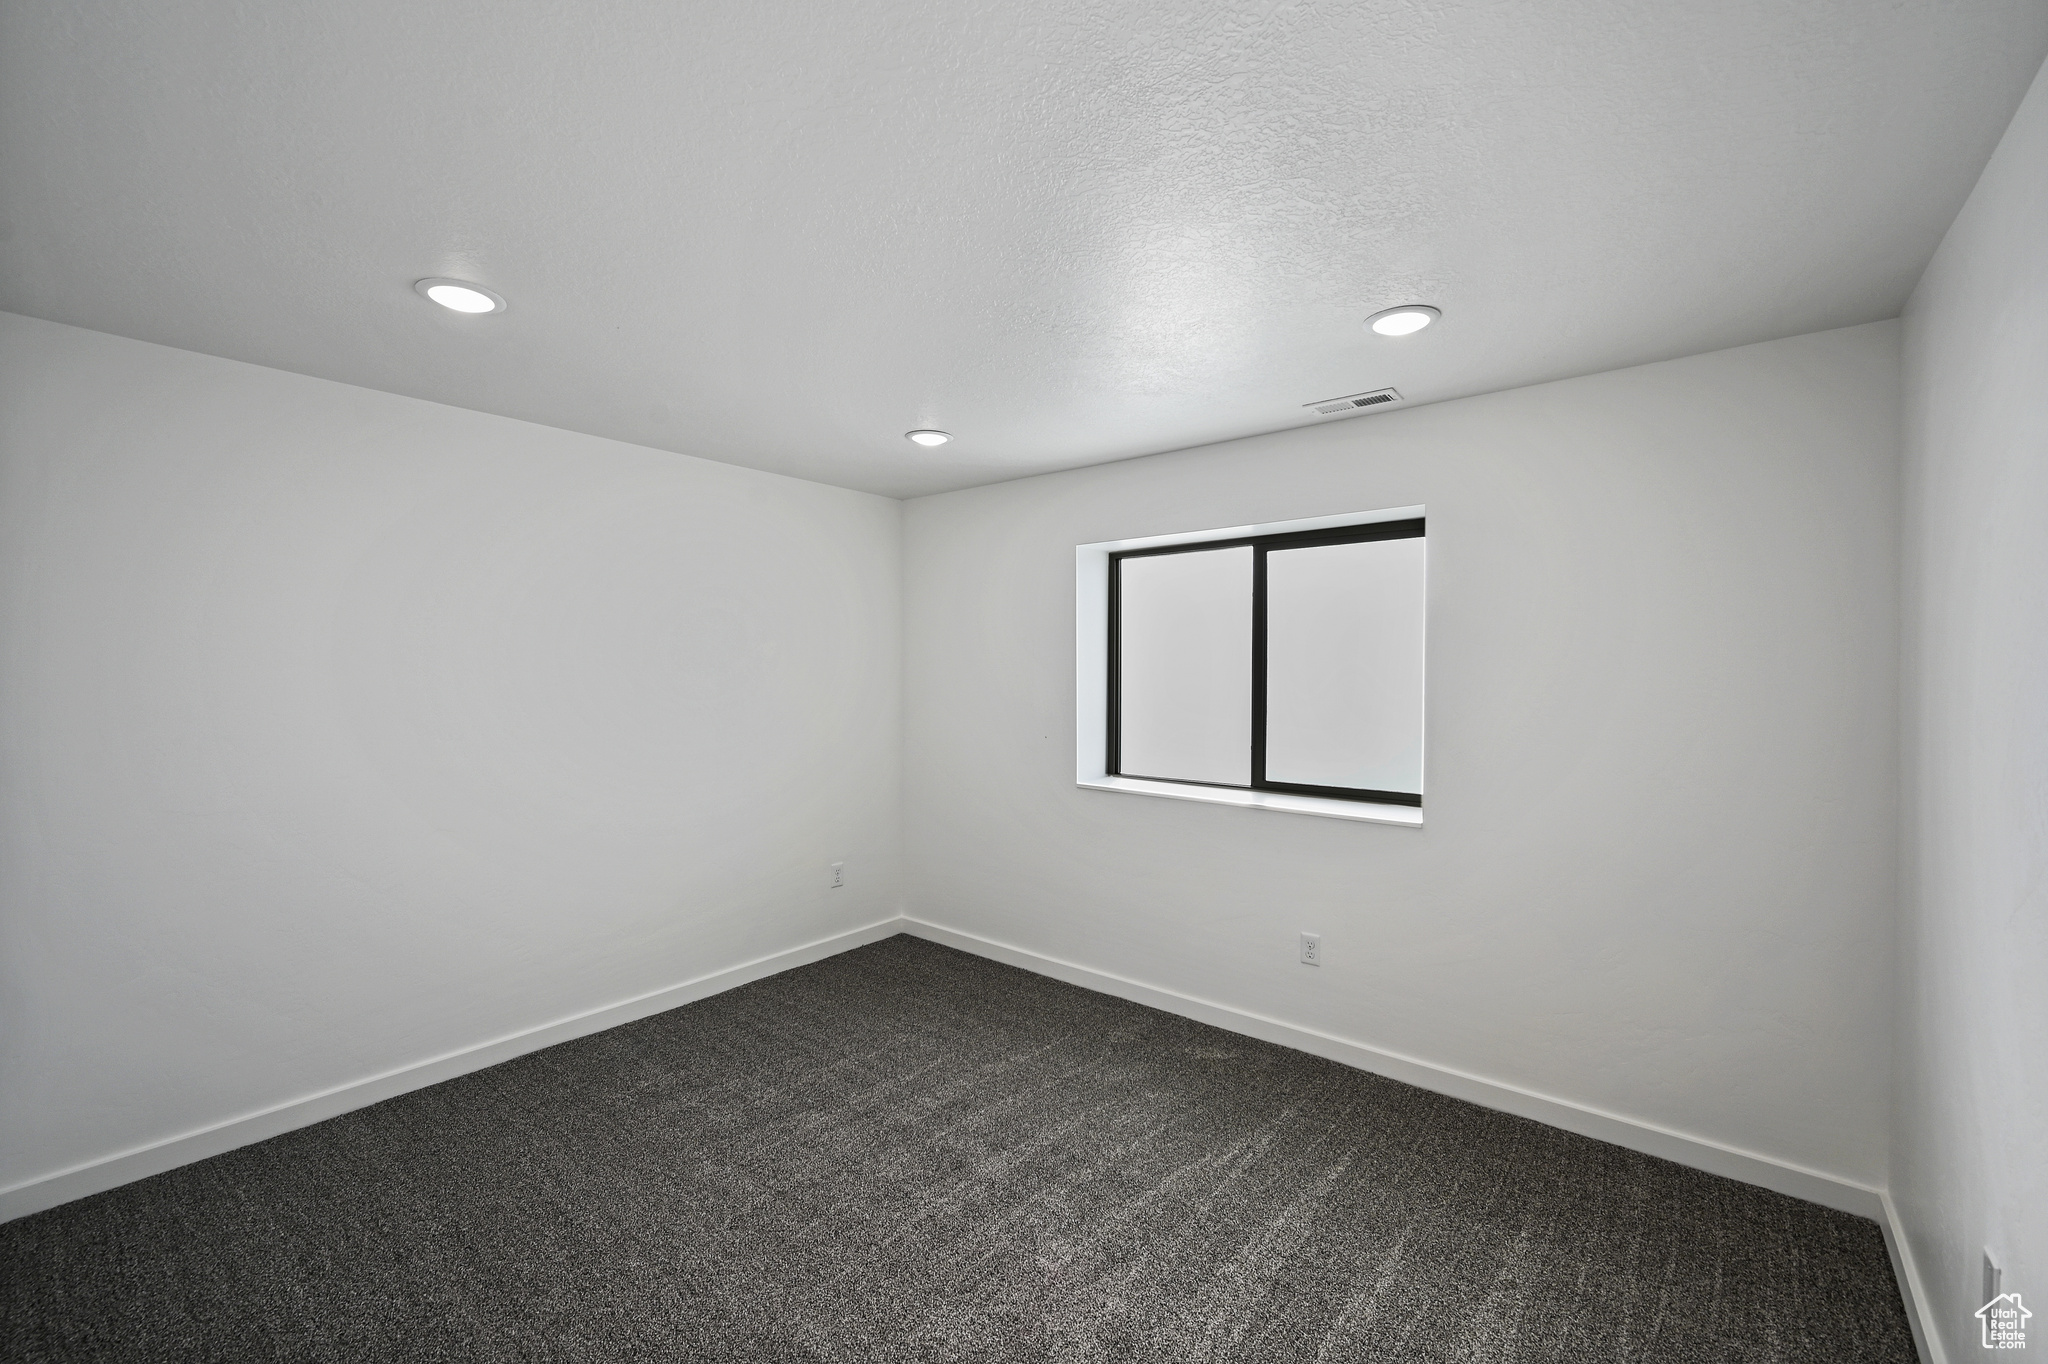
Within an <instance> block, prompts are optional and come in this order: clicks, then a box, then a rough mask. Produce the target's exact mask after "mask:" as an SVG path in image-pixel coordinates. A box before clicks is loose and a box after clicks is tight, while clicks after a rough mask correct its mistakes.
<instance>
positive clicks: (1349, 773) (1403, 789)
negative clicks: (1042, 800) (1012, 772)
mask: <svg viewBox="0 0 2048 1364" xmlns="http://www.w3.org/2000/svg"><path fill="white" fill-rule="evenodd" d="M1176 539H1178V537H1176ZM1425 546H1426V540H1425V538H1424V523H1423V518H1422V517H1421V516H1404V517H1402V518H1400V519H1394V520H1379V521H1374V522H1371V523H1369V524H1351V525H1339V526H1328V525H1311V526H1310V527H1309V528H1306V529H1296V530H1279V531H1275V532H1274V533H1268V534H1250V535H1241V536H1234V537H1232V538H1227V539H1225V538H1209V539H1192V540H1182V541H1181V542H1178V543H1157V542H1154V543H1149V544H1145V543H1141V544H1139V545H1136V546H1133V547H1128V548H1117V549H1113V550H1110V551H1109V552H1108V553H1107V563H1106V568H1107V572H1106V575H1105V577H1106V582H1105V583H1104V584H1103V586H1104V587H1105V588H1106V595H1107V611H1106V624H1107V627H1108V628H1107V658H1106V660H1105V661H1106V663H1107V668H1106V673H1107V696H1106V705H1105V718H1104V723H1103V727H1102V731H1101V733H1102V736H1103V739H1104V751H1103V756H1102V758H1101V764H1102V766H1101V771H1102V773H1103V774H1104V776H1105V777H1106V778H1109V779H1112V781H1114V779H1124V780H1126V781H1135V782H1143V783H1160V782H1163V783H1174V784H1177V785H1184V786H1188V787H1205V788H1213V789H1215V790H1218V791H1243V792H1271V793H1278V794H1283V795H1291V796H1300V797H1312V798H1316V800H1317V801H1318V802H1320V801H1328V800H1338V801H1354V802H1367V803H1372V804H1378V805H1397V806H1414V807H1419V806H1420V805H1421V804H1422V681H1423V624H1424V622H1423V613H1424V572H1425V565H1426V550H1425ZM1089 548H1095V547H1089V546H1084V547H1083V549H1084V550H1085V549H1089ZM1100 676H1101V675H1100V674H1098V677H1100ZM1098 685H1100V684H1099V683H1098ZM1098 695H1101V693H1098ZM1083 784H1091V783H1088V782H1086V781H1085V780H1084V783H1083ZM1093 784H1103V783H1093ZM1280 808H1302V807H1299V806H1285V805H1283V806H1281V807H1280Z"/></svg>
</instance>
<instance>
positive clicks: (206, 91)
mask: <svg viewBox="0 0 2048 1364" xmlns="http://www.w3.org/2000/svg"><path fill="white" fill-rule="evenodd" d="M2044 51H2048V4H2043V3H2041V0H1962V2H1961V3H1951V2H1948V0H1717V2H1716V3H1714V4H1693V5H1686V4H1671V3H1666V4H1644V3H1642V0H1522V2H1520V3H1469V4H1466V3H1443V0H1357V2H1356V3H1345V4H1313V3H1279V2H1278V0H1275V2H1274V3H1263V4H1259V3H1237V4H1231V5H1224V4H1189V3H1186V0H1175V2H1173V3H1155V2H1154V0H1063V2H1052V0H999V2H998V0H960V2H959V3H954V4H949V5H939V4H907V3H897V2H896V0H838V2H837V3H832V4H811V5H776V4H768V3H761V0H692V3H672V2H671V3H648V2H647V0H607V2H606V3H602V4H593V3H590V2H589V0H576V2H575V3H569V2H568V0H473V2H471V3H455V2H454V0H350V2H349V3H347V4H334V5H298V4H276V3H270V4H264V3H253V2H242V0H184V2H183V3H179V4H170V5H167V4H162V3H159V2H158V0H68V2H67V3H63V4H43V3H30V2H29V0H6V3H5V4H4V6H0V188H4V192H5V200H4V204H0V307H4V308H6V309H9V310H13V311H17V312H23V313H28V314H31V315H34V316H37V317H44V318H51V319H55V320H57V321H61V322H70V323H75V324H78V325H80V326H85V327H93V328H97V329H100V330H103V331H109V332H116V333H119V334H122V335H126V336H134V337H140V338H142V339H144V340H149V341H159V342H164V343H166V344H169V345H174V346H182V347H186V348H188V349H192V350H198V351H206V352H210V353H213V354H217V355H224V356H231V357H234V358H236V359H242V360H250V361H255V362H257V363H259V364H265V365H272V366H276V367H279V368H282V369H288V370H296V371H300V372H302V373H306V374H313V375H320V376H323V377H326V378H331V379H339V380H343V381H346V382H348V383H353V384H362V385H366V386H369V387H371V388H379V389H387V390H390V391H392V392H397V393H407V394H413V395H416V396H418V397H422V398H431V399H435V400H437V401H440V402H445V403H453V404H457V405H459V406H463V407H471V408H479V409H482V410H485V411H489V412H499V413H504V414H507V415H510V416H515V417H523V418H526V419H528V420H532V421H537V422H545V423H548V424H550V425H554V426H562V427H569V428H572V429H575V430H579V431H588V432H594V433H597V434H600V435H606V436H613V437H617V438H619V439H622V440H628V441H636V442H640V443H642V444H646V445H652V446H658V447H662V448H665V449H670V450H677V451H682V452H685V453H688V454H693V455H703V456H707V457H709V458H712V459H718V460H725V461H729V462H732V463H736V464H747V465H754V466H757V467H759V468H763V469H773V470H778V471H781V472H785V473H792V474H798V475H802V476H804V477H807V478H815V479H821V480H824V481H826V482H831V483H838V484H844V485H846V486H849V487H856V488H865V489H870V490H873V491H877V492H886V493H891V494H897V495H906V494H915V493H920V492H929V491H934V490H938V489H943V488H951V487H960V486H965V485H968V484H974V483H985V482H990V481H994V480H996V479H1002V478H1011V477H1016V476H1018V475H1021V474H1027V473H1035V472H1039V471H1042V470H1047V469H1055V468H1062V467H1067V466H1072V465H1076V464H1085V463H1093V462H1096V461H1101V460H1108V459H1117V458H1122V457H1126V456H1130V455H1136V454H1145V453H1149V452H1153V451H1158V450H1167V449H1173V448H1177V447H1180V446H1186V445H1191V444H1198V443H1202V442H1205V441H1211V440H1218V439H1222V438H1226V437H1230V436H1236V435H1244V434H1248V433H1251V432H1257V431H1268V430H1273V429H1275V428H1278V427H1283V426H1288V425H1292V424H1295V423H1297V422H1299V421H1300V420H1301V418H1302V416H1303V413H1302V408H1301V404H1303V403H1306V402H1309V401H1311V400H1313V399H1318V398H1324V397H1329V396H1332V395H1336V394H1344V393H1352V392H1357V391H1360V390H1364V389H1369V388H1377V387H1380V386H1383V385H1389V384H1391V385H1393V386H1395V387H1397V388H1399V389H1400V390H1401V392H1402V393H1403V394H1404V395H1406V396H1407V397H1408V399H1409V400H1410V401H1411V402H1418V401H1431V400H1435V399H1441V398H1448V397H1455V396H1459V395H1462V394H1469V393H1477V392H1483V391H1486V390H1490V389H1498V388H1504V387H1510V386H1514V385H1518V384H1525V383H1531V382H1535V381H1539V380H1543V379H1550V378H1557V377H1561V376H1564V375H1568V374H1576V373H1584V372H1587V371H1593V370H1601V369H1608V368H1612V367H1615V366H1618V365H1627V364H1632V363H1637V362H1641V361H1647V360H1654V359H1660V358H1664V357H1668V356H1674V355H1681V354H1688V353H1692V352H1697V351H1703V350H1711V349H1714V348H1717V347H1722V346H1729V345H1736V344H1740V343H1742V342H1747V341H1756V340H1762V339H1765V338H1768V337H1774V336H1783V335H1788V334H1792V333H1798V332H1805V331H1813V330H1817V329H1821V328H1826V327H1836V326H1844V325H1848V324H1851V323H1856V322H1864V321H1869V320H1872V319H1876V318H1882V317H1889V316H1892V315H1894V314H1896V313H1897V312H1898V310H1899V308H1900V306H1901V304H1902V303H1903V301H1904V299H1905V297H1906V294H1907V292H1908V290H1909V289H1910V288H1911V286H1912V284H1913V282H1914V280H1915V279H1916V278H1917V276H1918V274H1919V272H1920V269H1921V267H1922V266H1923V265H1924V264H1925V262H1926V260H1927V258H1928V256H1929V255H1930V254H1931V252H1932V251H1933V248H1934V246H1935V244H1936V242H1937V241H1938V240H1939V239H1940V236H1941V233H1942V231H1943V230H1944V229H1945V228H1946V226H1947V224H1948V222H1949V220H1950V219H1951V217H1953V215H1954V213H1955V210H1956V209H1957V207H1958V206H1959V205H1960V204H1961V202H1962V199H1963V197H1964V195H1965V194H1966V193H1967V192H1968V190H1969V187H1970V185H1971V184H1972V183H1973V181H1974V180H1975V178H1976V176H1977V173H1978V171H1979V169H1980V168H1981V167H1982V165H1983V163H1984V160H1985V158H1986V157H1987V156H1988V155H1989V153H1990V150H1991V148H1992V146H1993V145H1994V144H1995V142H1996V140H1997V137H1998V134H1999V133H2000V131H2001V130H2002V129H2003V127H2004V125H2005V122H2006V120H2007V118H2008V117H2009V116H2010V114H2011V112H2012V110H2013V108H2014V107H2015V106H2016V105H2017V103H2018V101H2019V98H2020V95H2021V93H2022V92H2023V90H2024V88H2025V85H2026V82H2027V81H2028V79H2029V78H2030V77H2031V76H2032V74H2033V72H2034V70H2035V68H2036V67H2037V66H2038V65H2039V64H2040V62H2041V59H2042V56H2043V53H2044ZM425 275H452V276H458V277H464V278H470V279H475V280H478V281H481V282H483V283H485V284H488V285H489V286H490V287H492V288H494V289H496V290H498V291H499V292H501V293H503V294H504V295H505V296H506V297H507V298H508V299H510V301H511V308H510V310H509V311H508V312H506V313H504V314H502V315H499V316H495V317H488V318H463V317H458V316H455V315H453V314H449V313H445V312H443V311H441V310H439V309H437V308H434V307H433V306H431V305H429V304H427V303H425V302H423V301H422V300H421V299H420V298H419V297H417V296H416V295H415V294H414V293H413V292H412V290H411V284H412V282H413V281H414V280H415V279H417V278H419V277H421V276H425ZM1411 300H1419V301H1425V302H1431V303H1435V304H1437V305H1439V306H1441V307H1442V308H1443V310H1444V320H1443V321H1442V322H1441V323H1440V324H1439V325H1438V326H1436V327H1434V328H1432V329H1431V330H1430V331H1428V332H1425V333H1423V334H1421V335H1419V336H1416V337H1413V338H1409V339H1406V340H1389V339H1385V338H1379V337H1375V336H1372V335H1370V334H1368V333H1366V332H1365V331H1364V330H1363V329H1362V328H1361V327H1360V325H1359V324H1360V319H1362V318H1363V317H1364V316H1365V315H1366V314H1367V313H1369V312H1372V311H1374V310H1375V309H1378V308H1381V307H1384V306H1386V305H1388V304H1393V303H1401V302H1407V301H1411ZM1357 420H1363V421H1371V420H1374V418H1373V417H1371V416H1365V417H1361V418H1357ZM920 426H937V427H943V428H945V429H947V430H950V431H953V432H954V433H956V435H957V436H958V439H957V440H956V441H955V442H954V443H953V444H952V445H949V446H945V447H943V448H941V449H939V450H936V451H927V450H921V449H918V448H917V447H914V446H912V445H910V444H909V443H908V442H906V441H905V440H904V439H903V437H902V433H903V432H904V431H906V430H908V429H910V428H912V427H920Z"/></svg>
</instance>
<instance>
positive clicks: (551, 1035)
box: [0, 918, 904, 1222]
mask: <svg viewBox="0 0 2048 1364" xmlns="http://www.w3.org/2000/svg"><path fill="white" fill-rule="evenodd" d="M903 931H904V923H903V920H901V919H895V918H891V919H882V920H878V921H877V922H875V923H871V924H868V925H866V926H865V927H862V928H856V929H854V930H853V931H851V932H849V933H841V934H838V935H836V936H834V937H830V938H820V939H818V940H817V941H816V942H809V943H804V944H803V945H802V946H799V947H792V948H790V949H789V950H788V951H786V952H777V953H774V954H772V955H770V956H766V957H756V958H755V959H754V960H752V961H746V962H741V963H740V964H739V965H737V966H729V967H727V968H726V969H724V970H722V971H714V972H712V973H710V974H709V975H703V976H698V977H696V978H695V979H693V980H686V981H684V982H682V983H681V984H680V985H670V986H666V987H664V988H662V989H659V990H652V991H649V992H648V993H646V994H644V995H635V996H634V997H633V998H631V999H625V1000H621V1001H619V1002H618V1003H616V1004H607V1005H603V1006H601V1007H599V1008H595V1009H589V1010H585V1011H584V1012H582V1013H579V1014H571V1015H570V1016H569V1017H567V1018H559V1019H556V1020H555V1021H554V1022H552V1023H543V1024H541V1025H539V1026H538V1027H533V1028H526V1029H523V1030H521V1031H519V1032H515V1033H508V1034H507V1035H505V1036H503V1037H500V1038H496V1039H494V1040H492V1041H489V1042H483V1043H479V1044H478V1045H476V1046H473V1047H464V1048H462V1049H461V1050H459V1051H451V1052H446V1053H443V1054H442V1055H440V1056H436V1057H432V1058H430V1059H428V1060H425V1061H420V1062H416V1063H414V1064H412V1065H408V1066H400V1067H398V1068H397V1069H394V1070H387V1071H385V1072H383V1073H382V1074H379V1075H372V1076H369V1077H368V1078H367V1079H362V1080H354V1081H351V1082H349V1083H348V1084H345V1085H336V1086H334V1087H333V1088H332V1089H324V1090H321V1091H320V1092H319V1093H317V1094H309V1095H306V1096H305V1097H303V1098H299V1099H292V1100H288V1101H287V1102H285V1103H281V1104H276V1105H274V1106H272V1107H270V1108H264V1109H259V1110H257V1111H256V1112H254V1113H245V1114H242V1115H241V1116H240V1117H234V1118H228V1119H226V1120H225V1121H222V1122H218V1123H215V1124H213V1125H212V1126H209V1127H202V1128H199V1129H197V1130H196V1131H191V1132H185V1133H181V1134H180V1135H178V1136H175V1137H166V1138H164V1139H163V1140H162V1141H155V1142H150V1143H149V1144H147V1145H144V1146H137V1147H133V1148H131V1149H129V1150H126V1151H120V1152H117V1153H115V1154H113V1155H110V1156H103V1157H101V1158H99V1159H97V1160H90V1161H85V1162H83V1163H81V1164H78V1165H74V1166H71V1167H70V1168H68V1169H63V1170H58V1171H55V1172H54V1173H51V1174H47V1175H41V1176H38V1177H37V1178H35V1179H30V1180H25V1181H23V1182H22V1183H19V1184H14V1185H10V1186H9V1187H7V1188H5V1189H0V1222H8V1221H12V1220H13V1219H14V1218H17V1217H26V1216H27V1215H28V1214H30V1213H32V1212H41V1211H42V1210H43V1209H45V1208H54V1207H56V1206H57V1205H58V1204H59V1203H69V1202H70V1201H71V1200H72V1199H74V1198H84V1197H85V1196H86V1195H88V1194H96V1193H101V1192H103V1191H105V1190H107V1189H112V1188H116V1187H118V1186H120V1185H122V1184H128V1183H131V1182H133V1181H135V1180H138V1179H146V1178H148V1177H149V1176H150V1175H155V1174H162V1173H163V1172H164V1171H165V1170H173V1169H176V1168H177V1167H178V1166H180V1165H189V1164H191V1163H192V1162H193V1161H196V1160H205V1159H206V1158H207V1157H208V1156H217V1155H219V1154H220V1153H221V1152H223V1151H232V1150H234V1149H235V1148H236V1147H238V1146H248V1145H250V1144H251V1143H253V1142H259V1141H262V1140H264V1139H265V1138H268V1137H274V1136H276V1135H278V1134H279V1133H280V1132H289V1131H291V1130H292V1129H294V1128H298V1127H306V1126H309V1125H311V1124H313V1123H316V1122H320V1121H323V1120H324V1119H327V1118H332V1117H336V1116H338V1115H340V1114H342V1113H347V1112H349V1111H350V1110H352V1109H357V1108H366V1107H368V1106H369V1105H370V1104H373V1103H379V1102H381V1101H383V1100H385V1099H389V1098H393V1097H395V1096H396V1095H399V1094H404V1093H407V1092H409V1091H411V1090H415V1089H424V1088H426V1087H427V1086H428V1085H433V1084H439V1083H440V1082H441V1081H443V1080H452V1079H454V1078H455V1077H456V1076H458V1075H467V1074H469V1073H470V1072H471V1071H473V1070H482V1069H484V1068H485V1067H486V1066H494V1065H497V1064H498V1063H499V1062H500V1061H509V1060H511V1059H512V1058H513V1057H515V1056H523V1055H525V1054H526V1053H527V1052H530V1051H539V1050H540V1049H541V1048H542V1047H551V1046H553V1045H555V1043H557V1042H567V1041H569V1040H571V1039H572V1038H577V1037H584V1036H587V1035H589V1034H590V1033H594V1032H603V1031H604V1030H605V1029H606V1028H615V1027H617V1026H619V1025H620V1024H621V1023H631V1022H633V1021H634V1020H635V1019H639V1018H645V1017H647V1016H648V1015H649V1014H658V1013H662V1012H664V1011H666V1010H669V1009H673V1008H676V1007H678V1006H680V1005H684V1004H689V1003H692V1002H694V1001H696V1000H699V999H704V998H707V997H708V996H711V995H715V994H720V993H722V992H724V991H726V990H730V989H733V988H734V987H735V986H740V985H745V984H747V983H748V982H750V981H756V980H760V979H761V978H762V977H764V976H772V975H775V974H777V973H778V972H782V971H787V970H790V969H791V968H792V967H797V966H806V965H809V964H810V963H811V962H814V961H822V960H824V959H825V958H826V957H831V956H837V955H838V954H839V953H841V952H847V951H851V950H852V949H853V948H856V947H864V946H866V945H867V944H868V943H871V942H879V941H880V940H882V939H883V938H889V937H894V936H895V935H896V934H898V933H901V932H903Z"/></svg>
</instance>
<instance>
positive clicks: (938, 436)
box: [903, 431, 953, 445]
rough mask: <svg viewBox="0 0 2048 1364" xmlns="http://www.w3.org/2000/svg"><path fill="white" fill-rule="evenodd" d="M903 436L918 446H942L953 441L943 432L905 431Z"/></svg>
mask: <svg viewBox="0 0 2048 1364" xmlns="http://www.w3.org/2000/svg"><path fill="white" fill-rule="evenodd" d="M903 436H904V439H906V440H909V441H912V442H914V443H915V444H918V445H944V444H945V443H946V442H947V441H949V440H951V439H953V438H952V437H951V436H949V435H947V434H946V433H945V432H944V431H905V432H904V433H903Z"/></svg>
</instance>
